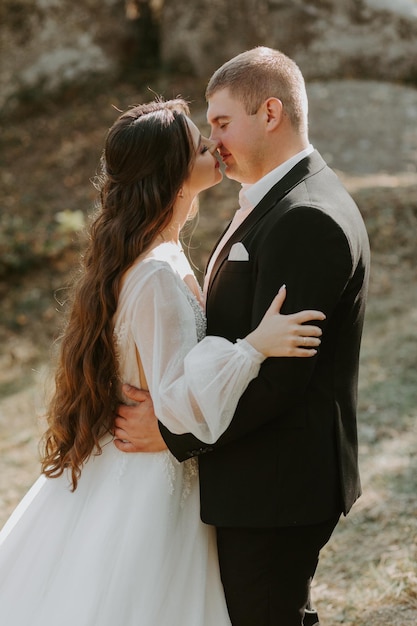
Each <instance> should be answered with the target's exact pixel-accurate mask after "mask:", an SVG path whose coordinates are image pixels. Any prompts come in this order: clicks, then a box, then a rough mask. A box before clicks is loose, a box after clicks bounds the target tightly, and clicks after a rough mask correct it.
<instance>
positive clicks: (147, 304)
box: [130, 265, 265, 443]
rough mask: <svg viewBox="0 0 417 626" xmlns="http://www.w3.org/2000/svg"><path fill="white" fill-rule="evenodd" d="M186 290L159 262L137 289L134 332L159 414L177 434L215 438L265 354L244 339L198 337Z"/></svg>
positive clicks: (227, 422) (225, 426)
mask: <svg viewBox="0 0 417 626" xmlns="http://www.w3.org/2000/svg"><path fill="white" fill-rule="evenodd" d="M186 290H187V287H186V286H185V285H184V284H183V281H182V280H181V279H180V278H179V277H178V276H177V275H176V273H175V272H174V271H173V270H172V268H170V267H169V266H168V265H159V267H158V268H157V270H156V271H153V272H152V273H151V274H150V275H149V276H148V278H147V280H145V281H142V283H141V286H140V290H138V291H137V297H136V298H135V301H134V306H133V307H132V313H131V317H132V319H131V320H130V323H131V332H132V336H133V339H134V342H135V344H136V347H137V349H138V351H139V354H140V357H141V360H142V365H143V369H144V372H145V376H146V380H147V383H148V387H149V391H150V393H151V396H152V400H153V403H154V409H155V414H156V415H157V417H158V419H159V420H160V421H161V422H162V423H163V424H164V425H165V426H166V427H167V428H168V429H169V430H170V431H171V432H172V433H174V434H182V433H186V432H191V433H192V434H193V435H195V436H196V437H198V438H199V439H200V440H201V441H204V442H206V443H213V442H214V441H216V440H217V439H218V438H219V437H220V435H221V434H222V433H223V432H224V431H225V430H226V428H227V427H228V425H229V424H230V421H231V419H232V417H233V414H234V412H235V409H236V406H237V403H238V401H239V398H240V396H241V395H242V393H243V392H244V390H245V389H246V387H247V386H248V384H249V382H250V381H251V380H252V379H253V378H255V377H256V376H257V374H258V372H259V368H260V365H261V363H262V362H263V361H264V359H265V357H264V356H263V355H262V354H260V353H259V352H258V351H257V350H255V349H254V348H253V347H252V346H251V345H250V344H249V343H248V342H246V341H245V340H242V341H238V342H237V343H235V344H233V343H231V342H229V341H227V340H226V339H223V338H221V337H205V338H204V339H203V340H202V341H201V342H199V343H198V341H197V332H196V319H195V313H194V311H193V308H192V307H191V305H190V302H189V299H188V297H187V291H186Z"/></svg>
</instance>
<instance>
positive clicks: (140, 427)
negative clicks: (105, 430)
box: [113, 385, 167, 452]
mask: <svg viewBox="0 0 417 626" xmlns="http://www.w3.org/2000/svg"><path fill="white" fill-rule="evenodd" d="M123 393H124V395H125V396H126V397H127V398H129V400H132V401H133V402H135V404H133V405H127V404H120V405H119V406H118V407H117V415H116V418H115V420H114V428H113V434H114V445H115V446H116V448H118V449H119V450H121V451H122V452H160V451H162V450H166V448H167V446H166V444H165V441H164V440H163V438H162V435H161V432H160V430H159V426H158V420H157V418H156V416H155V413H154V412H153V402H152V399H151V396H150V394H149V392H148V391H143V390H142V389H137V388H136V387H132V386H131V385H123Z"/></svg>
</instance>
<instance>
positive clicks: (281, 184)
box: [207, 150, 326, 297]
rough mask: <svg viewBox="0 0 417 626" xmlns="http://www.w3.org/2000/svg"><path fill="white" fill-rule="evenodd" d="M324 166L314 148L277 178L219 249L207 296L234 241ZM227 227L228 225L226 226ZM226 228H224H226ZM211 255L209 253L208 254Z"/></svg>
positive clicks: (240, 238)
mask: <svg viewBox="0 0 417 626" xmlns="http://www.w3.org/2000/svg"><path fill="white" fill-rule="evenodd" d="M324 167H326V163H325V161H324V160H323V159H322V157H321V156H320V154H319V153H318V152H317V151H316V150H315V151H314V152H312V154H310V155H309V156H308V157H305V158H304V159H303V160H302V161H300V162H299V163H297V165H295V166H294V167H293V168H292V170H290V171H289V172H288V174H286V175H285V176H284V178H282V179H281V180H279V181H278V182H277V183H276V184H275V185H274V186H273V187H272V188H271V189H270V190H269V191H268V193H267V194H266V195H265V196H264V197H263V198H262V200H261V201H260V202H259V204H257V205H256V207H255V208H254V209H253V211H251V212H250V213H249V215H248V217H247V218H246V219H245V221H244V222H242V224H241V225H240V226H239V227H238V228H237V229H236V230H235V232H234V233H233V234H232V236H231V237H230V239H228V241H227V242H226V243H225V245H224V246H223V248H222V249H221V251H220V253H219V255H218V257H217V259H216V262H215V263H214V266H213V269H212V271H211V276H210V282H209V285H208V288H207V297H208V296H209V294H210V290H211V286H212V284H213V281H214V280H215V278H216V276H217V274H218V272H219V270H220V268H221V266H222V265H223V263H224V262H225V260H226V259H227V257H228V256H229V252H230V249H231V247H232V246H233V244H234V243H236V242H238V241H242V239H243V238H244V237H245V236H246V235H247V234H248V233H249V232H250V231H251V230H252V228H253V227H254V226H255V225H256V224H257V223H258V222H259V221H260V220H261V219H263V217H264V216H265V215H266V214H267V213H269V211H271V210H272V209H274V208H275V207H276V206H277V205H278V203H279V202H280V201H281V200H282V198H284V197H285V196H286V195H287V194H288V193H289V192H290V191H291V189H293V188H294V187H296V186H297V185H299V184H300V183H301V182H303V181H304V180H305V179H306V178H308V177H309V176H312V175H313V174H315V173H316V172H318V171H319V170H321V169H323V168H324ZM227 228H228V227H227ZM227 228H226V230H227ZM226 230H225V231H223V233H222V235H221V236H220V237H219V239H218V242H219V241H220V240H221V238H222V237H223V234H224V233H225V232H226ZM218 242H217V244H216V245H215V246H214V248H213V251H214V250H215V249H216V247H217V245H218ZM210 256H211V255H210Z"/></svg>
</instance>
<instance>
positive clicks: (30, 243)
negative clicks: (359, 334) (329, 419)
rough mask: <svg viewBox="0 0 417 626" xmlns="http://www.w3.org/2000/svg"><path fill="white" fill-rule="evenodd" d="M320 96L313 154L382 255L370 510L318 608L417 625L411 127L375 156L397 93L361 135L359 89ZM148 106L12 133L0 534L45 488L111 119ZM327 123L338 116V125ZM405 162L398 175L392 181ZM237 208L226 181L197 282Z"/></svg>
mask: <svg viewBox="0 0 417 626" xmlns="http://www.w3.org/2000/svg"><path fill="white" fill-rule="evenodd" d="M159 81H160V82H159V83H158V91H159V92H161V93H165V95H166V96H170V95H176V94H177V93H179V92H181V93H182V94H183V95H184V96H186V97H190V99H192V100H194V105H192V106H193V111H194V117H195V118H196V120H197V121H198V122H199V123H200V124H203V123H204V110H203V103H202V102H201V98H200V97H199V96H198V94H199V93H201V90H200V86H195V85H190V84H188V83H187V82H186V81H185V80H184V79H183V78H182V79H178V83H175V82H173V81H172V80H167V79H163V78H161V79H159ZM311 90H312V94H313V98H312V106H311V108H312V116H313V118H314V125H313V124H312V129H316V131H315V132H316V137H315V138H314V143H315V144H316V145H317V146H318V147H320V150H321V151H322V152H323V154H324V153H326V157H327V158H329V159H330V160H332V161H333V165H334V167H335V168H336V169H338V171H340V174H341V176H342V177H343V179H344V181H345V183H346V185H347V186H348V188H349V189H350V191H351V192H352V193H353V195H354V196H355V198H356V199H357V201H358V203H359V206H360V207H361V210H362V212H363V215H364V218H365V221H366V224H367V227H368V230H369V234H370V238H371V245H372V250H373V268H372V277H371V286H370V298H369V306H368V314H367V320H366V325H365V331H364V339H363V349H362V356H361V374H360V394H359V434H360V461H361V468H362V481H363V496H362V497H361V498H360V500H359V501H358V502H357V504H356V505H355V506H354V507H353V510H352V512H351V513H350V515H349V516H348V517H347V518H344V519H342V521H341V523H340V524H339V526H338V528H337V530H336V532H335V534H334V536H333V538H332V540H331V542H330V543H329V545H328V546H327V547H326V548H325V550H324V551H323V555H322V559H321V562H320V565H319V570H318V572H317V577H316V581H315V585H314V600H315V602H316V604H317V606H318V608H319V610H320V615H321V618H322V623H323V624H324V625H327V626H335V625H337V624H346V625H351V626H377V625H378V626H388V625H390V626H405V625H408V624H414V623H417V568H416V562H417V546H416V537H417V497H416V493H417V471H416V470H417V430H416V425H415V424H416V417H417V408H416V385H417V304H416V283H417V264H416V260H417V253H416V250H415V232H416V223H417V202H416V200H415V198H416V197H417V196H416V190H417V179H416V173H415V169H414V170H413V168H412V167H410V163H412V158H413V157H412V150H413V149H414V148H415V144H413V143H412V142H413V141H414V139H413V135H412V133H411V134H410V133H409V132H406V131H408V128H409V126H408V124H409V121H408V122H407V120H406V119H405V117H406V116H405V117H404V118H403V119H404V121H403V127H402V126H401V122H400V121H399V120H398V116H396V118H395V120H393V121H392V126H395V128H394V129H393V128H391V131H390V132H392V133H394V134H393V135H392V137H394V140H393V141H391V142H390V141H389V139H390V137H391V136H390V137H388V138H387V134H388V135H389V132H388V131H387V128H388V126H387V127H386V128H385V130H386V133H385V134H384V145H383V146H382V147H381V150H379V151H378V150H377V149H374V148H375V143H373V141H376V138H377V137H378V136H379V135H380V131H379V127H378V124H381V119H385V118H384V116H386V119H387V120H389V116H390V112H391V111H392V105H393V102H394V101H395V102H396V103H398V91H397V90H398V88H397V87H391V86H386V87H384V86H383V85H377V86H375V89H374V90H373V93H374V94H375V93H377V95H378V98H377V99H376V101H377V106H376V110H375V111H374V112H372V111H371V112H370V114H369V117H367V118H366V120H363V119H362V126H361V125H360V124H356V123H355V124H349V123H346V115H345V114H344V115H342V114H341V112H342V113H343V111H345V110H350V109H349V107H350V105H353V103H355V106H356V108H357V109H359V110H361V106H362V107H363V110H365V107H366V105H367V103H368V102H369V98H368V97H367V93H366V91H364V90H363V88H361V86H360V85H359V86H358V84H356V83H351V84H335V85H333V86H329V85H325V86H323V85H321V86H320V85H313V86H312V88H311ZM329 93H330V94H332V95H333V99H332V100H331V101H330V99H329V97H328V94H329ZM196 94H197V95H196ZM402 96H403V100H402V102H403V103H404V108H407V107H409V106H410V103H411V104H414V103H415V100H414V98H415V93H411V91H410V93H408V92H407V93H403V92H402ZM150 97H151V96H149V92H148V91H147V90H146V85H145V86H144V84H137V85H134V84H132V83H123V84H118V85H111V86H108V87H106V88H105V89H104V88H103V86H101V85H93V86H91V88H90V89H89V90H88V91H79V92H67V93H65V94H63V96H62V97H61V98H60V99H57V100H53V101H52V100H51V101H49V102H44V101H43V102H42V103H41V104H39V105H37V106H36V107H35V105H34V104H33V103H28V104H27V105H26V107H25V108H22V109H21V111H20V113H19V115H18V116H16V117H14V118H13V119H9V120H7V124H5V125H4V131H3V136H2V139H1V144H2V148H3V154H4V155H6V154H7V160H6V157H1V158H2V159H4V161H3V162H2V163H1V165H2V170H1V175H0V186H1V190H2V197H3V208H2V217H1V232H0V246H1V253H2V254H1V266H0V278H1V283H0V296H1V298H2V308H1V313H0V315H1V318H0V340H1V341H0V450H1V456H0V524H1V523H3V522H4V521H5V520H6V519H7V517H8V515H9V513H10V512H11V511H12V509H13V508H14V506H15V505H16V503H17V502H18V500H19V499H20V497H21V496H22V495H23V494H24V493H25V491H26V490H27V488H28V487H29V486H30V484H31V483H32V482H33V480H34V479H35V478H36V476H37V474H38V467H39V465H38V457H37V445H38V438H39V435H40V433H41V432H42V429H43V420H42V417H41V415H42V410H43V405H44V392H45V389H47V388H48V379H49V375H50V363H51V359H52V355H53V352H54V341H55V339H56V338H57V336H58V335H59V329H60V327H61V325H62V319H63V317H64V315H63V309H64V308H65V306H64V305H65V299H66V291H65V288H66V285H67V284H68V282H69V280H70V277H71V276H72V274H73V273H74V272H75V271H76V270H77V264H78V261H77V259H78V254H79V249H80V246H81V245H82V244H81V243H79V238H78V235H77V230H78V227H79V225H82V223H83V222H84V221H85V219H86V218H85V216H86V214H87V213H88V212H89V211H90V210H91V207H92V203H93V200H94V197H95V192H94V188H93V185H92V184H91V183H90V182H89V179H90V178H93V177H94V174H95V171H96V164H97V161H98V158H99V155H100V150H101V147H102V143H103V138H104V135H105V131H106V129H107V128H108V126H109V125H110V124H111V123H112V121H113V119H114V118H115V115H116V112H115V110H114V108H112V105H115V106H117V107H119V108H122V109H123V108H125V107H127V106H128V105H130V104H134V103H136V102H138V101H141V100H144V99H149V98H150ZM360 98H362V102H360V101H359V100H360ZM349 99H350V100H349ZM371 100H372V98H371ZM397 107H398V104H397ZM407 110H408V109H407ZM332 111H333V113H334V112H336V113H337V114H339V115H336V116H335V117H336V118H337V119H338V124H336V125H335V127H332V124H331V120H332ZM376 112H378V116H376ZM341 120H342V121H341ZM405 126H406V127H405ZM317 129H318V130H317ZM334 137H337V139H338V142H339V143H338V144H337V145H336V144H335V141H334ZM399 137H403V138H405V139H404V140H403V141H405V142H406V147H405V148H404V143H400V142H399V141H396V139H395V138H399ZM414 137H415V135H414ZM364 138H365V143H363V142H364ZM348 141H349V146H351V147H352V148H351V149H349V150H348V149H346V145H347V142H348ZM361 141H362V143H361ZM371 148H372V150H371ZM407 150H409V153H407ZM395 151H396V152H397V154H396V153H395ZM370 154H372V159H371V160H370V158H369V155H370ZM415 154H416V153H415ZM415 154H414V158H415ZM399 162H401V163H402V167H401V168H399V169H395V168H392V163H399ZM235 197H236V186H235V184H234V183H230V182H226V183H225V184H224V185H223V186H222V187H217V188H215V189H213V190H211V191H210V192H208V193H206V194H205V195H204V197H202V199H201V211H200V213H201V215H200V219H199V223H198V224H197V226H196V231H195V233H194V234H193V235H192V237H191V240H190V239H189V236H187V237H186V241H187V242H189V254H190V257H191V258H192V260H193V261H194V262H195V264H196V266H197V271H199V270H200V269H201V268H202V267H203V266H204V262H205V259H206V258H207V252H208V250H209V249H210V247H211V245H212V244H213V242H214V240H215V238H216V236H217V235H218V234H219V233H220V232H221V230H222V228H223V226H224V225H225V224H226V223H227V221H228V219H229V216H230V215H231V214H232V212H233V210H234V208H235ZM199 275H200V276H201V274H199ZM283 626H284V625H283Z"/></svg>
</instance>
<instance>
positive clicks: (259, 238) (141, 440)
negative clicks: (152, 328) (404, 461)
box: [116, 47, 369, 626]
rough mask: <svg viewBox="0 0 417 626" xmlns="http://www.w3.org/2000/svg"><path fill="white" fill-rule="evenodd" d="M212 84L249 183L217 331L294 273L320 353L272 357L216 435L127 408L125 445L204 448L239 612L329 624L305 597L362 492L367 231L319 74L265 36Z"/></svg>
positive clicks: (216, 107) (218, 260) (224, 272)
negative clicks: (322, 102)
mask: <svg viewBox="0 0 417 626" xmlns="http://www.w3.org/2000/svg"><path fill="white" fill-rule="evenodd" d="M206 97H207V101H208V113H207V117H208V121H209V123H210V126H211V130H212V132H211V139H213V140H214V141H216V142H217V145H218V151H219V153H220V155H221V157H222V160H223V163H224V165H225V172H226V175H227V176H228V177H229V178H231V179H234V180H237V181H239V182H240V183H242V191H241V194H240V196H241V200H242V208H241V209H239V211H237V213H236V216H235V218H234V219H233V221H232V223H231V225H230V227H229V229H228V231H227V232H226V233H225V235H224V236H223V237H222V239H221V241H220V245H218V247H217V249H216V250H215V252H214V254H213V255H212V257H211V260H210V262H209V265H208V272H207V276H206V280H205V285H206V293H207V304H206V312H207V320H208V331H207V332H208V334H210V335H219V336H223V337H226V338H227V339H229V340H231V341H235V340H236V338H239V337H242V336H245V335H246V334H247V333H248V332H249V331H250V330H252V329H253V328H254V327H255V326H256V324H258V322H259V321H260V319H261V318H262V316H263V314H264V312H265V310H266V309H267V308H268V305H269V303H270V301H271V300H272V298H273V296H274V295H275V294H276V293H277V291H278V289H279V287H280V286H281V285H282V284H284V283H285V284H286V286H287V294H288V295H287V299H286V302H285V305H284V310H283V312H284V313H291V312H294V311H298V310H301V309H317V310H321V311H323V312H324V313H325V314H326V321H325V323H324V332H323V336H322V343H321V348H320V350H319V354H318V355H317V356H316V357H313V358H311V359H296V358H295V359H288V358H287V359H285V358H274V359H272V358H271V359H267V361H265V363H264V364H263V365H262V367H261V371H260V374H259V376H258V377H257V378H256V379H255V380H253V381H252V382H251V383H250V385H249V387H248V388H247V390H246V391H245V393H244V395H243V396H242V398H241V400H240V402H239V404H238V407H237V410H236V413H235V415H234V417H233V420H232V422H231V424H230V426H229V428H228V429H227V430H226V432H225V433H224V434H223V435H222V437H221V438H220V439H219V441H218V442H217V443H215V444H214V445H210V446H208V445H207V444H205V443H203V442H201V441H199V440H197V439H196V438H195V437H193V436H192V435H173V434H171V433H170V432H169V431H168V430H167V429H166V428H165V427H164V426H162V425H161V424H159V428H158V429H157V427H156V420H154V418H152V416H151V414H149V415H148V414H146V407H147V406H148V405H149V404H150V401H149V400H147V401H145V402H143V403H140V406H139V407H133V408H132V407H120V408H119V416H120V417H119V418H117V421H116V426H117V428H116V437H120V439H127V440H129V441H130V443H126V444H124V443H122V442H117V443H116V445H118V447H119V448H120V449H122V450H126V451H131V452H133V451H144V450H152V449H158V446H159V447H163V446H164V445H165V444H166V445H167V446H168V448H169V449H170V450H171V451H172V453H173V454H174V455H175V456H176V457H177V458H178V459H179V460H181V461H182V460H185V459H188V458H190V457H192V456H198V458H199V467H200V488H201V517H202V520H203V521H204V522H206V523H208V524H213V525H215V526H216V527H217V538H218V550H219V561H220V568H221V576H222V581H223V585H224V589H225V594H226V600H227V605H228V609H229V612H230V616H231V620H232V624H233V626H272V625H274V626H301V625H302V624H304V625H307V624H308V626H310V625H311V624H318V623H319V622H318V618H317V615H316V614H315V612H313V611H309V610H308V609H307V610H306V607H308V599H309V590H310V582H311V580H312V578H313V576H314V573H315V570H316V567H317V563H318V558H319V553H320V550H321V548H322V547H323V546H324V545H325V544H326V543H327V541H328V540H329V538H330V536H331V534H332V532H333V530H334V528H335V526H336V524H337V521H338V519H339V517H340V514H341V513H344V514H345V515H346V514H347V512H348V511H349V509H350V508H351V506H352V504H353V503H354V502H355V500H356V499H357V498H358V497H359V495H360V491H361V488H360V480H359V473H358V463H357V453H358V446H357V427H356V398H357V380H358V360H359V348H360V342H361V334H362V326H363V319H364V311H365V300H366V291H367V283H368V273H369V245H368V238H367V234H366V230H365V226H364V224H363V221H362V218H361V216H360V213H359V211H358V209H357V207H356V205H355V204H354V202H353V200H352V199H351V197H350V196H349V194H348V193H347V192H346V190H345V189H344V188H343V186H342V185H341V183H340V181H339V180H338V178H337V177H336V175H335V174H334V172H333V171H332V170H330V169H329V168H328V167H327V165H326V163H325V162H324V161H323V159H322V157H321V156H320V154H319V153H318V152H317V151H315V150H314V149H313V147H312V146H311V145H310V143H309V140H308V133H307V125H308V120H307V108H308V105H307V96H306V91H305V85H304V80H303V77H302V74H301V72H300V70H299V68H298V67H297V65H296V64H295V63H294V62H293V61H292V60H291V59H289V58H288V57H286V56H285V55H283V54H282V53H280V52H278V51H276V50H272V49H269V48H264V47H259V48H255V49H253V50H249V51H247V52H244V53H242V54H240V55H238V56H237V57H235V58H233V59H231V60H230V61H228V62H227V63H225V64H224V65H223V66H222V67H220V68H219V69H218V70H217V71H216V72H215V73H214V75H213V76H212V78H211V79H210V82H209V84H208V87H207V92H206ZM131 397H132V399H138V400H141V399H143V398H144V395H143V394H142V395H141V392H137V391H135V390H131ZM161 434H162V437H163V441H162V439H161V438H160V435H161Z"/></svg>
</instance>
